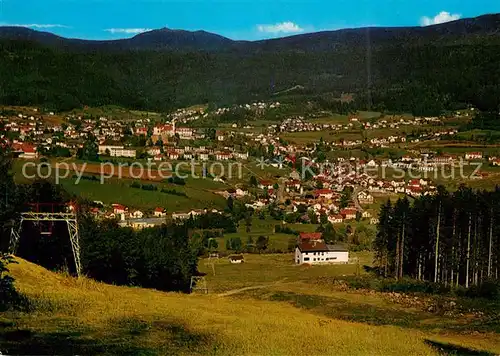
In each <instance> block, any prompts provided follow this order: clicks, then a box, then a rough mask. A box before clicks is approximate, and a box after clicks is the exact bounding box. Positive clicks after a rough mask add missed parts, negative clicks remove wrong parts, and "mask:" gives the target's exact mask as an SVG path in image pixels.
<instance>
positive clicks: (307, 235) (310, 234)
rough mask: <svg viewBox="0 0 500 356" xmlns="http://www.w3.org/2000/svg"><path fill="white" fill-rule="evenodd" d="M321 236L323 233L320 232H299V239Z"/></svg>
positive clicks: (314, 238) (316, 238) (318, 238)
mask: <svg viewBox="0 0 500 356" xmlns="http://www.w3.org/2000/svg"><path fill="white" fill-rule="evenodd" d="M322 237H323V233H321V232H301V233H300V239H301V240H321V238H322Z"/></svg>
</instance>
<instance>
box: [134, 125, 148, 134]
mask: <svg viewBox="0 0 500 356" xmlns="http://www.w3.org/2000/svg"><path fill="white" fill-rule="evenodd" d="M135 134H136V135H137V136H147V134H148V128H147V127H138V128H136V129H135Z"/></svg>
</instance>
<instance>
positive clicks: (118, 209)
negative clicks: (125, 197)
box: [112, 204, 128, 214]
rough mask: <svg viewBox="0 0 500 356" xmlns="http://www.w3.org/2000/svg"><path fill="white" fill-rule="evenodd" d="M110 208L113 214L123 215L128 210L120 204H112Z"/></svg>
mask: <svg viewBox="0 0 500 356" xmlns="http://www.w3.org/2000/svg"><path fill="white" fill-rule="evenodd" d="M112 207H113V213H114V214H125V213H126V212H127V210H128V208H127V207H126V206H125V205H122V204H113V205H112Z"/></svg>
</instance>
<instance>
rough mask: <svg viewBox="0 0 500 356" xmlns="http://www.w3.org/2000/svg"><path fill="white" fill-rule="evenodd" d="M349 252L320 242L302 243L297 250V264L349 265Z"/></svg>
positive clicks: (337, 246)
mask: <svg viewBox="0 0 500 356" xmlns="http://www.w3.org/2000/svg"><path fill="white" fill-rule="evenodd" d="M348 262H349V252H348V251H347V249H346V248H345V247H343V246H340V245H327V244H326V243H325V242H322V241H321V242H320V241H301V242H300V243H299V244H298V245H297V247H296V248H295V263H296V264H305V263H307V264H329V263H348Z"/></svg>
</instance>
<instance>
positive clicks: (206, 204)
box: [61, 179, 226, 212]
mask: <svg viewBox="0 0 500 356" xmlns="http://www.w3.org/2000/svg"><path fill="white" fill-rule="evenodd" d="M131 183H132V181H131V180H110V181H107V182H106V183H105V184H100V183H99V182H98V181H88V180H81V181H80V182H79V183H78V184H75V179H63V180H62V183H61V184H62V186H63V187H64V189H65V190H66V191H68V192H69V193H71V194H75V195H78V196H81V197H84V198H87V199H90V200H100V201H102V202H103V203H105V204H112V203H120V204H123V205H126V206H129V207H133V208H137V209H146V210H153V209H155V208H156V207H162V208H165V209H167V211H168V212H180V211H190V210H192V209H204V208H218V209H222V208H224V207H225V205H226V201H225V199H224V198H223V197H221V196H219V195H216V194H214V193H211V192H209V191H206V190H203V189H197V188H194V187H189V186H187V185H186V186H176V185H174V184H160V185H158V191H147V190H143V189H138V188H131V187H130V184H131ZM162 187H164V188H166V189H175V190H176V191H177V192H180V193H182V192H184V193H186V195H187V196H176V195H171V194H166V193H161V192H160V190H161V188H162Z"/></svg>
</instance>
